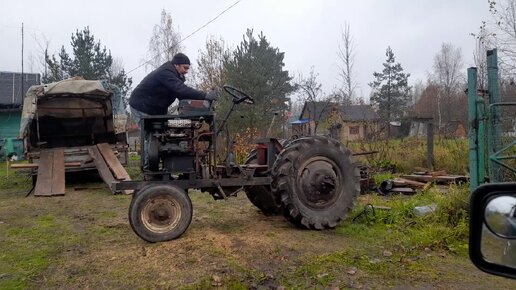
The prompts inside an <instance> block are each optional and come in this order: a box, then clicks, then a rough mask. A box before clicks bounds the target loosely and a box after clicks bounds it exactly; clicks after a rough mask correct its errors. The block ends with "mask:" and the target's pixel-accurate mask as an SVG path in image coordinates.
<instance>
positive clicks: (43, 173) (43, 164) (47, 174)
mask: <svg viewBox="0 0 516 290" xmlns="http://www.w3.org/2000/svg"><path fill="white" fill-rule="evenodd" d="M53 157H54V153H53V152H52V151H51V150H42V151H41V153H40V155H39V167H38V179H37V180H36V187H35V188H34V196H51V195H52V194H51V192H52V166H53V165H54V163H53V161H52V160H53Z"/></svg>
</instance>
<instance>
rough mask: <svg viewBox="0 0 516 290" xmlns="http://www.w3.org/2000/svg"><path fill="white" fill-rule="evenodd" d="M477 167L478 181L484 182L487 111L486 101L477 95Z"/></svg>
mask: <svg viewBox="0 0 516 290" xmlns="http://www.w3.org/2000/svg"><path fill="white" fill-rule="evenodd" d="M476 106H477V124H478V129H477V162H478V165H477V168H478V183H479V184H482V183H485V182H486V160H487V154H486V152H487V151H486V137H487V136H486V134H487V132H486V120H487V111H486V103H485V101H484V99H483V98H482V97H479V96H477V105H476Z"/></svg>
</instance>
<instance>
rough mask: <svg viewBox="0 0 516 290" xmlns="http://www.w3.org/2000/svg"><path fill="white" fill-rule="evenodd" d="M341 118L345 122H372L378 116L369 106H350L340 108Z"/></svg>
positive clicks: (378, 117)
mask: <svg viewBox="0 0 516 290" xmlns="http://www.w3.org/2000/svg"><path fill="white" fill-rule="evenodd" d="M340 111H341V112H342V118H343V119H344V120H347V121H374V120H379V119H380V116H379V115H378V113H376V112H375V111H374V110H373V108H372V107H371V106H370V105H351V106H342V107H340Z"/></svg>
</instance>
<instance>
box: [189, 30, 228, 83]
mask: <svg viewBox="0 0 516 290" xmlns="http://www.w3.org/2000/svg"><path fill="white" fill-rule="evenodd" d="M230 55H231V52H230V50H229V49H228V48H227V46H226V43H225V42H224V40H223V39H222V38H220V39H215V38H214V37H213V36H211V37H209V38H208V39H207V40H206V46H205V50H204V51H201V50H200V51H199V57H198V58H197V71H196V72H195V75H196V76H195V79H196V80H197V85H198V86H199V87H200V88H201V89H204V90H208V89H210V88H220V87H222V86H223V85H224V83H225V75H224V62H225V61H227V60H228V59H229V58H230Z"/></svg>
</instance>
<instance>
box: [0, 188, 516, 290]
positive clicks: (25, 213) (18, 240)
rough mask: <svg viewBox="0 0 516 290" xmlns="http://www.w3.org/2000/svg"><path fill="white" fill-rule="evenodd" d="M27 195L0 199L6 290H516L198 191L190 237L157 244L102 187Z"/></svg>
mask: <svg viewBox="0 0 516 290" xmlns="http://www.w3.org/2000/svg"><path fill="white" fill-rule="evenodd" d="M28 188H30V186H28V185H26V184H17V185H16V186H13V187H10V188H7V189H5V188H4V189H0V250H1V252H0V253H1V254H0V288H3V289H8V288H20V289H25V288H29V289H181V288H183V289H211V288H214V289H314V288H315V289H515V288H516V282H514V281H512V280H509V279H505V278H499V277H495V276H491V275H487V274H485V273H482V272H481V271H479V270H477V269H476V268H475V267H474V266H473V265H472V264H471V263H470V262H469V259H468V258H467V257H465V256H460V255H455V254H452V253H442V252H437V251H436V252H434V251H432V250H429V249H425V250H423V249H422V250H421V251H420V252H419V253H418V254H417V255H416V256H411V257H406V256H403V254H402V253H401V251H398V249H395V248H389V249H386V248H384V247H382V246H381V243H373V244H368V243H364V242H363V240H361V239H357V238H355V237H353V236H348V235H345V234H342V233H340V231H338V230H328V231H307V230H300V229H297V228H294V227H293V226H292V225H290V224H289V223H288V222H287V221H286V220H285V219H284V218H283V217H280V216H273V217H267V216H264V215H263V214H261V213H260V212H259V211H258V210H257V209H256V208H254V207H253V206H252V205H251V204H250V202H248V201H247V199H246V197H245V194H240V195H239V197H237V198H232V199H229V200H226V201H214V200H213V199H212V198H211V197H210V196H209V195H206V194H203V193H200V192H197V191H191V192H190V195H191V198H192V201H193V205H194V216H193V220H192V224H191V225H190V227H189V229H188V230H187V231H186V233H185V234H184V235H183V236H182V237H180V238H179V239H177V240H174V241H170V242H165V243H156V244H150V243H147V242H144V241H143V240H141V239H139V238H138V237H137V236H136V235H135V234H134V233H133V232H132V230H131V228H130V226H129V223H128V219H127V212H128V206H129V203H130V199H131V196H129V195H112V194H110V192H109V191H108V190H107V189H106V188H105V187H104V185H103V184H102V183H101V182H98V180H96V181H93V182H87V183H82V182H81V183H68V184H67V191H66V195H65V196H63V197H51V198H36V197H34V196H29V197H25V193H26V190H27V189H28ZM344 226H345V225H344ZM381 239H382V237H378V240H381ZM389 253H390V254H389Z"/></svg>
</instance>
